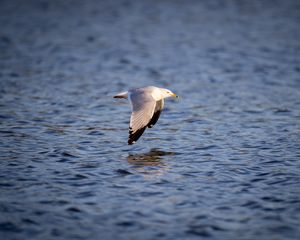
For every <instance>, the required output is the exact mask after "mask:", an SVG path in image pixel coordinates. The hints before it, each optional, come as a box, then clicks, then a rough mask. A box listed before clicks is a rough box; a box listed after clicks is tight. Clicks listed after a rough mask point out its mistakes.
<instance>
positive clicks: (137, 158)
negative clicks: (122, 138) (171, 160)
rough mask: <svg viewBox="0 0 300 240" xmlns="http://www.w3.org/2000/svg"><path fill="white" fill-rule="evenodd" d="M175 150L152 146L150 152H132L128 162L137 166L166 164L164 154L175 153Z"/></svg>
mask: <svg viewBox="0 0 300 240" xmlns="http://www.w3.org/2000/svg"><path fill="white" fill-rule="evenodd" d="M174 154H175V153H174V152H166V151H162V150H160V149H157V148H152V149H151V150H150V151H149V152H146V153H139V154H132V153H129V155H128V156H127V162H128V163H129V164H131V165H133V166H136V167H146V166H165V165H166V163H165V162H164V159H163V157H164V156H171V155H174Z"/></svg>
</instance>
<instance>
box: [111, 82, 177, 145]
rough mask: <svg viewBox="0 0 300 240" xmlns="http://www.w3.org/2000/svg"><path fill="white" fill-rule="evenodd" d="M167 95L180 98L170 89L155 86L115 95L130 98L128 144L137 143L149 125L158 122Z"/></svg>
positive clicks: (151, 125)
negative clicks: (130, 111) (130, 110)
mask: <svg viewBox="0 0 300 240" xmlns="http://www.w3.org/2000/svg"><path fill="white" fill-rule="evenodd" d="M167 97H176V98H178V96H177V95H176V94H175V93H173V92H172V91H170V90H169V89H166V88H159V87H154V86H148V87H143V88H136V89H131V90H129V91H126V92H121V93H118V94H117V95H115V96H114V98H125V99H129V101H130V103H131V108H132V113H131V117H130V124H129V138H128V145H132V144H134V143H136V141H137V140H138V139H139V138H140V137H141V136H142V134H143V133H144V131H145V129H146V128H147V127H148V128H152V127H153V126H154V125H155V124H156V122H157V120H158V118H159V116H160V113H161V111H162V109H163V107H164V98H167Z"/></svg>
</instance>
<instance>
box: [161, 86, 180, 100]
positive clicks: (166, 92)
mask: <svg viewBox="0 0 300 240" xmlns="http://www.w3.org/2000/svg"><path fill="white" fill-rule="evenodd" d="M161 91H162V94H163V97H164V98H167V97H175V98H178V96H177V95H176V94H175V93H173V92H172V91H171V90H169V89H166V88H161Z"/></svg>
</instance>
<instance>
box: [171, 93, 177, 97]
mask: <svg viewBox="0 0 300 240" xmlns="http://www.w3.org/2000/svg"><path fill="white" fill-rule="evenodd" d="M171 96H172V97H174V98H179V96H178V95H176V94H175V93H172V95H171Z"/></svg>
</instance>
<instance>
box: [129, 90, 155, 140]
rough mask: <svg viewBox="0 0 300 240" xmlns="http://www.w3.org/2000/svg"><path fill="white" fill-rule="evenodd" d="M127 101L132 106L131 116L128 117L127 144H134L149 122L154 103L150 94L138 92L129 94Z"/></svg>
mask: <svg viewBox="0 0 300 240" xmlns="http://www.w3.org/2000/svg"><path fill="white" fill-rule="evenodd" d="M129 99H130V101H131V105H132V114H131V117H130V125H129V139H128V144H134V143H135V142H136V141H137V140H138V139H139V138H140V136H142V134H143V133H144V131H145V129H146V128H147V125H148V124H149V122H150V121H151V119H152V117H153V113H154V111H155V107H156V101H155V100H154V99H153V97H152V96H151V95H150V94H147V93H146V92H143V91H138V90H136V91H133V92H131V93H130V95H129ZM156 121H157V120H156Z"/></svg>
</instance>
